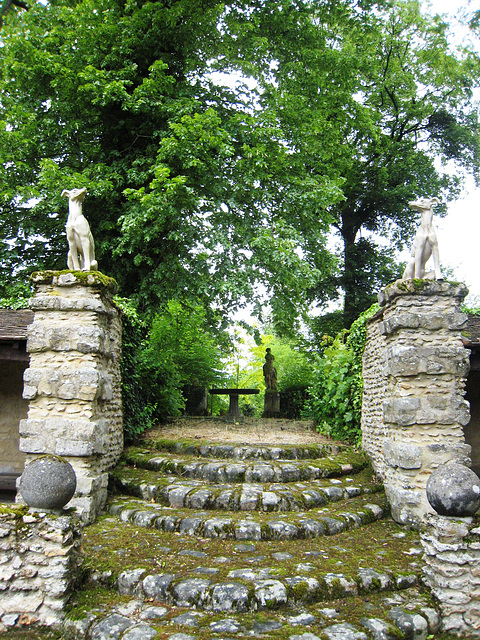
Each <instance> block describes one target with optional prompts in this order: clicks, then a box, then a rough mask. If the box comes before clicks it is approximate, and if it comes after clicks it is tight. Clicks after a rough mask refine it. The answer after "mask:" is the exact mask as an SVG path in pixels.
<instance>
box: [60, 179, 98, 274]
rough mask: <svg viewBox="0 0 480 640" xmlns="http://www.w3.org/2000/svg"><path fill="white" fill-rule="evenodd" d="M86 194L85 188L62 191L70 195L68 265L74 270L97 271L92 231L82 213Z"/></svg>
mask: <svg viewBox="0 0 480 640" xmlns="http://www.w3.org/2000/svg"><path fill="white" fill-rule="evenodd" d="M86 195H87V190H86V189H85V188H83V189H70V190H67V189H64V190H63V191H62V196H67V197H68V219H67V226H66V231H67V240H68V256H67V265H68V268H69V269H71V270H72V271H96V270H97V269H98V264H97V261H96V260H95V244H94V242H93V236H92V232H91V231H90V225H89V224H88V222H87V219H86V218H85V216H84V215H83V213H82V203H83V201H84V199H85V196H86Z"/></svg>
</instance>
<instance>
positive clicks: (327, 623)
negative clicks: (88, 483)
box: [63, 587, 451, 640]
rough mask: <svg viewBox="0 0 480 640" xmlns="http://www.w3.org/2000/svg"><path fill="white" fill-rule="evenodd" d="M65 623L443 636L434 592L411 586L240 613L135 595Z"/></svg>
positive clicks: (78, 632)
mask: <svg viewBox="0 0 480 640" xmlns="http://www.w3.org/2000/svg"><path fill="white" fill-rule="evenodd" d="M345 603H351V606H345ZM346 609H348V613H347V615H345V613H346ZM63 628H64V631H65V636H66V637H69V638H70V637H74V638H76V639H79V638H82V639H83V638H88V640H99V639H100V638H103V639H104V638H119V634H120V635H121V634H122V633H123V635H121V638H122V640H123V638H126V640H132V639H135V640H154V639H155V638H157V637H162V638H163V637H165V638H166V637H168V638H171V639H175V640H180V639H182V640H187V639H189V640H192V639H195V640H214V639H216V640H227V639H228V640H236V639H238V640H240V639H241V638H245V637H254V638H265V639H267V638H272V639H273V638H274V639H275V640H292V639H294V640H326V639H327V640H332V639H335V640H339V639H341V640H367V639H368V640H403V639H405V640H407V639H409V640H411V639H412V638H414V639H417V640H420V639H422V638H426V637H431V638H439V637H440V635H439V633H440V618H439V615H438V613H437V611H436V609H435V604H434V603H433V601H432V598H431V596H429V594H426V593H425V592H421V591H420V590H419V589H418V588H417V587H410V588H408V589H405V590H403V591H396V592H393V593H391V594H389V593H388V592H384V591H378V592H369V593H368V598H366V597H365V594H362V595H360V596H351V597H350V598H348V600H342V601H341V602H340V603H338V604H337V603H336V602H333V603H328V604H327V605H326V606H325V605H324V604H321V603H314V604H305V605H298V604H295V605H294V606H292V607H288V606H286V607H285V606H284V607H281V608H280V609H275V610H269V609H266V610H265V609H263V610H260V611H247V612H241V613H236V612H214V611H213V610H207V611H205V610H198V609H192V608H188V609H186V608H185V609H183V608H178V607H175V606H173V605H170V604H167V603H166V602H158V601H155V600H154V601H151V599H148V600H143V599H140V598H138V597H133V598H132V599H131V600H130V601H127V602H122V603H121V604H117V605H114V606H112V607H111V608H110V610H109V611H108V612H107V611H105V612H100V611H98V610H94V611H90V612H88V613H87V614H86V616H85V617H84V618H82V619H71V618H67V619H66V620H65V621H64V624H63ZM158 633H160V636H158V635H157V634H158ZM441 637H442V638H447V637H451V636H446V635H445V634H442V635H441Z"/></svg>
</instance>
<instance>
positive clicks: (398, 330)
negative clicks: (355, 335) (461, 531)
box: [362, 279, 470, 525]
mask: <svg viewBox="0 0 480 640" xmlns="http://www.w3.org/2000/svg"><path fill="white" fill-rule="evenodd" d="M466 294H467V289H466V287H465V286H464V285H463V284H458V283H448V282H442V281H434V280H413V279H412V280H403V281H402V280H398V281H397V282H395V283H393V284H392V285H390V286H388V287H387V288H386V289H385V290H384V291H383V292H382V293H381V294H380V295H379V302H380V305H381V307H382V310H381V311H380V312H379V313H378V314H377V316H376V317H375V318H373V319H372V320H371V321H370V323H369V326H368V327H367V345H366V349H365V354H364V362H363V367H364V398H363V410H362V437H363V447H364V449H365V451H366V452H367V454H368V455H369V456H370V459H371V460H372V464H373V466H374V468H375V471H376V472H377V473H378V474H379V476H380V477H381V478H382V480H383V481H384V484H385V490H386V493H387V497H388V500H389V502H390V505H391V508H392V515H393V518H394V519H395V520H396V521H397V522H399V523H401V524H413V525H417V524H419V523H420V522H421V521H422V520H423V519H424V517H425V515H426V514H427V513H432V511H433V510H432V508H431V507H430V505H429V503H428V501H427V498H426V493H425V487H426V483H427V480H428V478H429V476H430V474H431V472H432V471H433V470H434V469H435V468H436V467H438V466H439V465H441V464H443V463H445V462H447V461H448V460H456V461H457V462H461V463H463V464H467V466H470V446H469V445H467V444H465V438H464V432H463V428H464V426H465V425H466V424H468V421H469V419H470V413H469V405H468V403H467V402H466V401H465V399H464V393H465V392H464V388H465V380H466V376H467V374H468V370H469V353H468V351H467V349H465V348H464V346H463V343H462V328H463V327H464V325H465V323H466V321H467V316H466V315H465V314H463V313H461V310H460V305H461V303H462V301H463V299H464V297H465V296H466Z"/></svg>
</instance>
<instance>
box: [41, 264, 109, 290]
mask: <svg viewBox="0 0 480 640" xmlns="http://www.w3.org/2000/svg"><path fill="white" fill-rule="evenodd" d="M70 273H71V274H72V275H73V276H74V277H75V283H72V285H73V284H80V285H83V286H85V287H101V288H103V289H107V291H110V292H111V293H116V292H117V289H118V285H117V282H116V281H115V280H114V279H113V278H110V277H109V276H106V275H104V274H103V273H101V272H100V271H71V270H70V269H63V270H61V271H53V270H46V271H35V272H33V273H32V274H31V276H30V281H31V282H32V283H33V284H54V279H56V278H58V277H59V276H63V275H67V274H70Z"/></svg>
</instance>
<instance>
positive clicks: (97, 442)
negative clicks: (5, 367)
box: [20, 271, 123, 522]
mask: <svg viewBox="0 0 480 640" xmlns="http://www.w3.org/2000/svg"><path fill="white" fill-rule="evenodd" d="M32 281H33V284H34V287H35V292H34V297H33V299H32V300H31V309H32V310H33V311H34V319H33V323H32V324H31V325H30V326H29V328H28V339H27V351H28V352H29V354H30V366H29V368H28V369H26V370H25V373H24V383H25V384H24V398H26V399H27V400H28V401H29V409H28V417H27V418H26V419H24V420H22V421H21V422H20V449H21V451H23V452H24V453H25V454H27V460H26V464H27V465H28V464H29V462H31V461H32V460H33V459H35V458H36V457H38V456H39V455H41V454H53V455H56V456H62V457H63V458H65V459H66V460H68V462H70V464H71V465H72V466H73V468H74V470H75V474H76V476H77V490H76V492H75V495H74V497H73V499H72V500H71V501H70V503H69V504H68V505H67V507H76V509H77V513H78V515H79V516H80V517H81V519H82V520H83V521H84V522H92V521H93V520H94V519H95V517H96V516H97V514H98V513H99V512H100V511H101V509H102V508H103V506H104V504H105V501H106V498H107V484H108V469H110V468H111V467H113V466H114V465H115V464H116V462H117V461H118V459H119V457H120V455H121V452H122V450H123V426H122V405H121V373H120V359H121V320H120V311H119V309H118V308H117V307H116V305H115V303H114V302H113V295H114V293H115V291H116V283H115V281H114V280H112V279H111V278H107V277H106V276H104V275H102V274H101V273H100V272H98V271H89V272H80V271H78V272H77V271H75V272H72V271H68V272H62V271H45V272H38V273H35V274H33V276H32Z"/></svg>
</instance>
